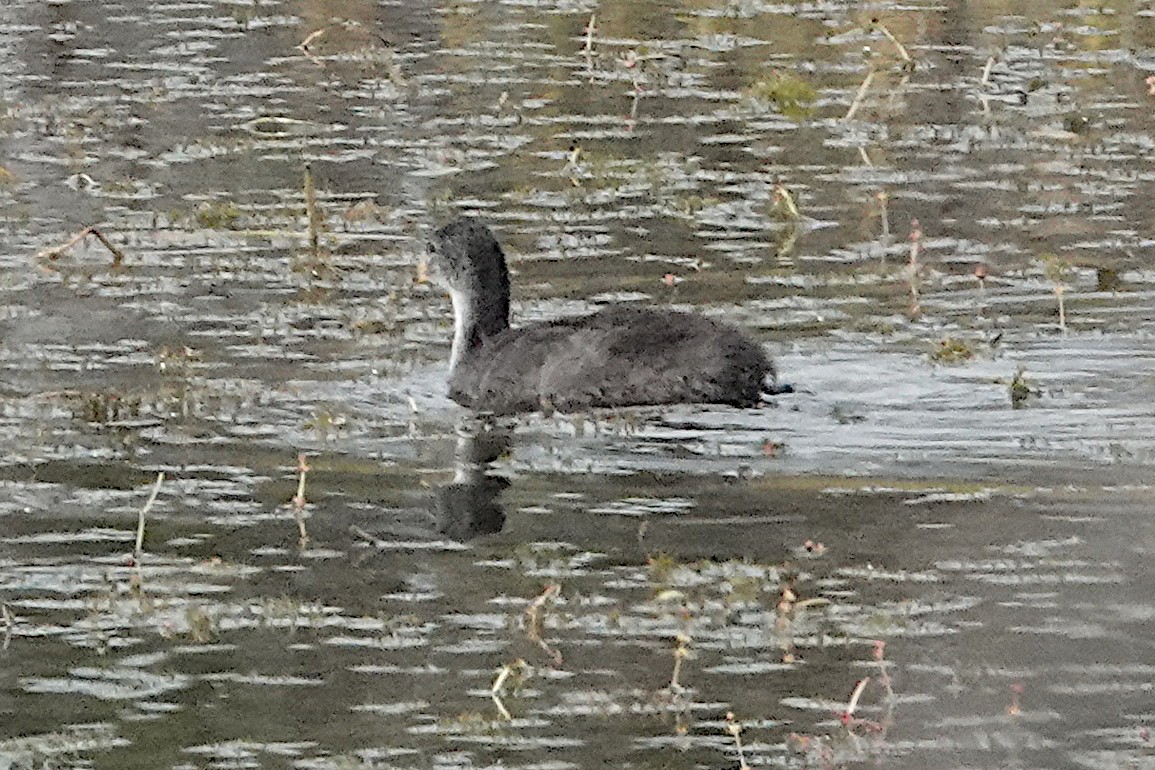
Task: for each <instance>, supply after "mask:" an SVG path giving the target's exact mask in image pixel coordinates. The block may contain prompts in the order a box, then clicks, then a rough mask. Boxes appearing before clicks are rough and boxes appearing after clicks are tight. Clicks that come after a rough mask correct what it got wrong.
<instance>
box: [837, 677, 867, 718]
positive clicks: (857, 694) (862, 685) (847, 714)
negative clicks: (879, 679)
mask: <svg viewBox="0 0 1155 770" xmlns="http://www.w3.org/2000/svg"><path fill="white" fill-rule="evenodd" d="M868 684H870V677H866V678H865V679H863V680H861V681H860V682H859V683H858V684H857V685H855V687H854V692H853V693H851V695H850V702H849V703H847V704H846V710H845V711H844V712H842V713H843V719H846V720H848V721H849V719H850V718H852V717H853V716H854V712H855V711H856V710H857V709H858V699H859V698H861V697H862V693H863V691H865V690H866V685H868Z"/></svg>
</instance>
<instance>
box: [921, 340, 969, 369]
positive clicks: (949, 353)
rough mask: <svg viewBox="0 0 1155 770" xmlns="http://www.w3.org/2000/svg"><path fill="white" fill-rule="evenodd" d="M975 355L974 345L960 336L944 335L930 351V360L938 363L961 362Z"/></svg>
mask: <svg viewBox="0 0 1155 770" xmlns="http://www.w3.org/2000/svg"><path fill="white" fill-rule="evenodd" d="M974 357H975V349H974V345H972V344H971V343H970V342H968V341H967V340H964V339H960V338H958V337H944V338H943V339H941V340H939V341H938V344H937V345H936V346H935V348H934V350H932V351H931V352H930V360H931V361H933V362H934V363H936V364H948V365H950V364H961V363H966V362H967V361H970V360H972V359H973V358H974Z"/></svg>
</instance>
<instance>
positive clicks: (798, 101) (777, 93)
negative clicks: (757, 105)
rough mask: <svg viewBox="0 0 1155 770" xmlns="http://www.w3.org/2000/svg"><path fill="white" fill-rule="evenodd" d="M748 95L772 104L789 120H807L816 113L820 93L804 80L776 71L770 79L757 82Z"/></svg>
mask: <svg viewBox="0 0 1155 770" xmlns="http://www.w3.org/2000/svg"><path fill="white" fill-rule="evenodd" d="M746 94H747V96H749V97H750V98H751V99H754V100H755V101H759V102H769V103H772V104H773V105H774V106H775V108H777V110H778V111H779V112H781V113H782V114H783V115H785V116H786V117H788V118H796V119H797V118H805V117H808V116H809V115H810V114H811V113H813V112H814V102H815V101H817V100H818V92H817V91H816V90H815V89H814V86H812V85H810V84H809V83H807V82H806V81H805V80H803V79H802V78H799V77H796V76H795V75H791V74H790V73H788V72H781V71H779V70H774V71H773V72H771V73H770V75H769V77H765V78H762V79H761V80H757V81H755V82H754V83H753V84H752V85H751V86H750V87H749V88H748V89H746Z"/></svg>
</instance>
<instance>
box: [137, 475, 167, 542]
mask: <svg viewBox="0 0 1155 770" xmlns="http://www.w3.org/2000/svg"><path fill="white" fill-rule="evenodd" d="M163 483H164V471H161V472H160V473H158V474H156V484H154V485H153V487H152V494H151V495H149V496H148V500H147V501H145V504H144V507H143V508H141V509H140V515H139V516H138V517H137V520H136V546H135V547H134V548H133V549H132V558H133V559H134V560H135V561H136V562H137V564H139V563H140V557H141V554H142V553H144V517H145V514H147V513H148V512H149V511H150V510H151V509H152V506H153V504H154V503H155V502H156V496H157V495H159V494H160V485H161V484H163Z"/></svg>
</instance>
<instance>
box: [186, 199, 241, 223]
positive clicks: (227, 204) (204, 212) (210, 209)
mask: <svg viewBox="0 0 1155 770" xmlns="http://www.w3.org/2000/svg"><path fill="white" fill-rule="evenodd" d="M240 216H241V210H240V209H239V208H237V205H236V204H235V203H233V202H232V201H205V202H204V203H202V204H201V205H200V206H198V207H197V210H196V214H195V218H196V222H197V224H198V225H200V226H201V227H205V228H208V229H209V230H231V229H232V228H233V227H234V226H235V225H236V222H237V220H238V219H240Z"/></svg>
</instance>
